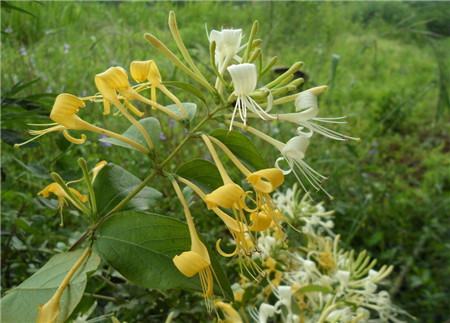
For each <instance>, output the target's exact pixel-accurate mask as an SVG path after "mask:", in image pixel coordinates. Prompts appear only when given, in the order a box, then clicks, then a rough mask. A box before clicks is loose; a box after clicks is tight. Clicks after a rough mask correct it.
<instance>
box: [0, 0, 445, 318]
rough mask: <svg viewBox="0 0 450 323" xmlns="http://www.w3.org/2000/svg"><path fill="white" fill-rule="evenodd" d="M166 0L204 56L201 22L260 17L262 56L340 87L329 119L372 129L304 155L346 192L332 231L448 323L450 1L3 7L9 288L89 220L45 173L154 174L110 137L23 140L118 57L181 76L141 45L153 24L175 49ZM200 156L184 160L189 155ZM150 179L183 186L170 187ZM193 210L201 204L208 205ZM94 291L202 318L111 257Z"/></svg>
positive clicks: (119, 304) (424, 312)
mask: <svg viewBox="0 0 450 323" xmlns="http://www.w3.org/2000/svg"><path fill="white" fill-rule="evenodd" d="M18 8H19V9H18ZM171 9H173V10H175V11H176V13H177V16H178V21H179V25H180V29H181V32H182V35H183V38H184V40H185V43H186V44H187V45H188V47H189V49H190V50H191V52H192V55H193V57H194V59H195V60H197V61H200V62H203V65H204V66H206V65H207V64H208V59H207V55H208V46H207V44H208V40H207V37H206V34H205V23H206V25H207V28H208V29H211V28H216V29H217V28H220V27H222V26H223V27H237V28H244V29H245V33H246V34H248V32H249V28H250V26H251V23H252V21H253V20H254V19H258V20H259V21H260V22H261V33H260V37H262V38H263V42H264V43H263V44H264V48H265V49H266V55H267V56H266V57H265V58H266V59H268V58H269V57H270V56H271V55H277V56H278V57H279V58H280V62H279V64H278V65H280V66H288V65H290V64H291V63H293V62H295V61H298V60H302V61H304V62H305V68H304V70H303V72H304V73H306V74H307V75H308V82H307V83H306V84H305V86H306V87H311V86H313V85H317V84H330V86H331V88H330V91H329V92H328V93H327V94H326V95H325V96H324V97H323V100H322V101H321V108H322V110H321V111H322V112H321V113H322V115H324V116H339V115H347V116H348V117H349V118H348V121H349V124H348V125H347V126H346V127H345V129H342V131H345V133H348V134H351V135H353V136H359V137H360V138H361V141H360V142H358V143H356V144H355V143H348V144H340V143H335V142H330V141H329V140H327V139H324V138H315V139H314V140H313V141H312V144H311V147H310V150H309V154H308V162H310V164H311V165H314V167H315V168H316V169H317V170H319V171H320V172H322V173H323V174H326V175H327V176H328V177H329V180H328V181H327V183H326V184H325V185H326V188H327V190H328V191H329V192H330V193H331V194H332V195H333V196H334V197H335V199H333V200H327V201H326V205H327V208H329V209H335V210H336V223H337V226H338V227H337V230H336V231H337V232H339V233H340V234H341V235H342V237H343V241H344V242H345V243H346V244H347V245H348V246H352V247H353V248H356V249H357V250H362V249H364V248H366V249H368V250H369V251H370V253H371V254H372V255H373V256H374V257H376V258H378V259H379V260H380V262H382V263H386V264H394V265H395V266H396V270H395V273H394V274H392V276H391V279H392V282H391V286H390V288H391V292H392V293H393V295H394V301H395V302H396V303H397V304H398V305H400V306H402V307H403V308H404V309H405V310H407V311H409V312H410V313H411V314H413V315H414V316H416V317H417V318H418V319H419V321H420V322H440V321H443V320H445V319H447V318H448V309H449V308H450V302H449V299H450V283H449V279H448V277H449V275H450V241H449V238H448V237H449V236H450V222H449V221H450V220H449V218H450V217H449V215H450V114H449V112H450V104H449V75H450V71H449V64H448V61H449V60H448V57H449V53H450V41H449V38H448V36H449V30H450V19H449V17H450V4H449V3H445V2H443V3H437V2H436V3H434V2H432V3H404V2H395V3H391V2H381V3H373V2H367V3H365V2H359V3H319V2H308V3H300V2H279V3H276V2H262V3H257V2H255V3H240V2H236V3H229V2H222V3H206V2H205V3H179V2H177V3H175V2H174V3H169V2H167V3H159V2H158V3H156V2H148V3H147V2H138V3H127V2H103V3H96V2H89V3H82V2H54V3H51V2H29V3H22V2H2V10H1V31H2V57H1V65H2V76H1V81H2V97H1V104H2V123H1V128H2V140H3V142H2V168H1V171H2V172H1V173H2V174H1V181H2V193H1V194H2V195H1V197H2V260H3V261H2V289H3V291H5V290H6V289H9V288H11V287H13V286H16V285H17V284H19V283H20V282H21V281H22V280H24V279H25V278H26V277H28V276H29V275H30V274H31V273H33V272H35V271H36V270H37V269H38V268H39V267H40V266H41V265H42V264H43V263H45V261H46V260H48V259H49V258H50V257H51V255H52V254H54V253H55V252H57V251H62V250H64V251H65V250H67V249H68V247H69V246H70V245H71V244H72V243H73V242H74V241H75V240H76V239H77V238H78V237H79V236H80V235H81V234H82V232H83V231H84V229H85V228H84V227H83V226H84V225H83V224H82V221H81V219H80V218H78V217H77V216H76V213H72V211H69V210H66V211H65V213H66V215H65V227H62V228H61V227H59V218H58V216H55V214H56V213H57V210H56V205H55V204H54V203H52V202H51V201H50V202H49V201H46V200H43V199H41V198H38V197H37V196H36V193H37V192H38V191H39V190H40V189H41V188H42V187H43V186H44V185H46V184H47V183H48V182H49V181H50V177H49V172H50V171H57V172H59V173H60V174H61V175H62V176H63V177H64V178H65V179H69V180H70V179H74V178H77V177H79V175H80V172H79V171H78V170H77V167H76V157H77V156H81V155H82V156H84V157H85V158H86V159H87V160H88V161H89V162H90V164H92V165H94V164H95V163H96V162H97V161H99V160H101V159H107V160H109V161H113V162H114V163H116V164H119V165H122V166H123V167H125V168H127V169H128V170H130V171H131V172H133V173H134V174H135V175H137V176H140V177H142V176H143V175H144V174H146V173H147V169H146V167H145V162H144V161H142V160H140V159H138V158H137V154H135V153H132V152H129V151H127V154H124V153H123V150H122V149H121V148H116V147H105V146H102V145H101V144H100V143H99V142H98V141H97V140H95V139H96V138H90V139H91V140H90V141H88V142H87V143H86V144H85V145H82V146H74V145H69V144H68V143H66V142H65V141H64V140H63V139H62V138H61V136H58V135H53V136H47V137H44V138H42V139H41V140H39V141H38V142H37V143H36V144H32V145H29V146H26V147H24V148H23V149H21V150H14V149H13V148H12V144H13V143H14V142H18V141H22V140H23V139H24V138H26V137H27V135H26V128H27V127H26V125H25V124H26V123H27V122H34V123H37V122H43V121H42V120H46V119H44V117H45V115H47V114H48V112H49V111H50V108H51V104H52V98H53V95H54V94H52V93H59V92H63V91H67V92H71V93H74V94H77V95H87V94H89V93H93V92H95V87H94V82H93V77H94V74H96V73H98V72H101V71H103V70H105V69H106V68H107V67H109V66H111V65H122V66H124V67H128V64H129V63H130V61H131V60H133V59H140V60H142V59H149V58H154V59H156V60H157V61H158V65H160V70H161V71H163V73H164V78H165V79H173V78H175V76H176V71H175V70H173V68H171V67H170V65H169V63H168V62H167V61H166V60H164V59H163V58H162V57H161V56H159V55H158V54H157V53H156V51H154V50H153V49H152V48H151V47H150V46H149V45H148V43H147V42H146V41H145V40H144V39H143V33H144V32H152V33H153V34H155V35H158V37H160V39H161V40H163V41H167V42H168V44H169V47H171V48H174V47H173V44H172V43H171V42H170V34H169V32H168V28H167V27H166V20H167V14H168V11H169V10H171ZM22 85H23V86H22ZM181 96H182V95H181ZM198 104H199V109H201V108H202V105H200V103H198ZM287 108H288V107H286V109H287ZM88 109H92V106H88ZM100 110H101V109H100V108H98V109H96V110H92V112H91V113H89V117H88V119H91V120H92V121H95V120H100V121H101V122H104V124H105V123H106V124H107V125H108V126H111V127H112V124H111V123H113V125H114V127H122V128H124V127H126V124H121V123H120V121H117V120H112V121H111V120H102V119H103V117H102V116H101V113H100ZM285 111H287V110H285ZM85 115H87V114H85ZM44 122H46V121H44ZM162 127H163V131H164V133H165V135H166V137H167V139H166V140H167V142H168V145H171V144H174V143H173V142H174V140H172V138H175V139H176V138H181V137H182V136H183V134H182V133H178V132H177V130H176V129H173V128H172V127H171V126H170V125H169V124H163V125H162ZM268 129H269V127H267V130H268ZM271 131H272V133H273V134H276V135H277V136H278V137H279V138H282V139H287V138H289V136H290V135H291V134H292V131H293V130H292V129H291V128H288V127H286V126H280V127H278V128H277V127H272V128H271ZM175 143H176V140H175ZM261 149H263V150H264V151H265V152H266V157H267V158H266V159H267V160H270V161H271V160H273V159H274V157H275V155H274V153H275V152H274V151H273V150H271V149H270V150H269V148H266V147H265V146H264V145H261ZM194 151H195V150H194ZM194 151H193V150H185V151H184V152H182V153H181V154H179V156H178V158H177V162H178V165H180V164H181V161H183V160H184V161H186V160H187V159H188V158H187V157H188V156H189V159H191V158H192V157H193V153H194ZM197 151H198V148H197ZM202 154H203V152H202V151H198V152H197V156H198V157H202ZM154 186H155V187H156V188H158V189H159V190H160V191H161V192H163V193H164V194H165V196H173V194H171V193H170V187H169V186H168V185H165V186H164V185H163V184H162V183H155V184H154ZM315 198H316V199H317V200H319V199H322V198H325V197H324V196H322V195H320V194H316V196H315ZM169 202H170V198H169V197H167V198H166V203H164V204H163V205H160V206H159V207H160V208H161V210H159V212H163V213H165V214H168V215H174V216H177V217H179V218H182V217H181V214H180V212H179V209H178V206H176V205H177V203H169ZM174 205H175V206H174ZM194 210H195V212H197V213H200V212H202V208H201V207H200V206H199V207H194ZM213 221H215V220H214V219H212V220H210V223H208V222H206V221H202V222H201V224H200V226H201V228H202V229H203V230H202V231H204V232H210V233H211V234H210V235H211V237H210V238H211V241H214V234H215V233H216V232H217V230H218V229H216V228H215V227H216V226H213V228H214V229H213V230H211V224H212V223H213ZM88 290H89V295H88V297H86V298H85V300H84V301H83V302H82V303H81V304H80V305H79V307H80V309H83V310H84V311H86V310H87V309H88V308H89V307H90V305H91V304H92V302H93V301H94V299H96V300H97V302H98V304H99V308H98V309H97V311H98V314H102V313H112V312H116V313H118V317H119V318H120V319H121V320H127V321H129V322H148V321H149V320H150V321H155V322H160V321H162V320H163V319H164V318H165V317H166V316H167V314H168V312H169V311H170V310H172V309H173V308H177V309H178V310H180V311H181V312H182V313H183V314H182V315H183V316H182V317H183V322H188V321H197V319H198V317H200V315H201V314H200V313H204V309H203V305H202V303H201V301H200V298H199V297H197V296H192V295H190V294H187V293H184V292H180V291H173V292H170V293H167V292H157V291H152V292H151V293H149V292H147V291H145V290H143V289H142V288H137V287H134V286H130V285H128V284H125V283H124V281H123V279H122V278H121V277H117V275H116V274H115V273H114V272H110V271H109V270H108V269H106V267H105V269H104V270H103V271H102V273H101V274H98V275H96V276H94V278H93V279H92V281H90V282H89V283H88ZM98 294H101V295H100V296H98ZM446 314H447V315H446ZM202 315H203V314H202ZM205 320H206V319H205Z"/></svg>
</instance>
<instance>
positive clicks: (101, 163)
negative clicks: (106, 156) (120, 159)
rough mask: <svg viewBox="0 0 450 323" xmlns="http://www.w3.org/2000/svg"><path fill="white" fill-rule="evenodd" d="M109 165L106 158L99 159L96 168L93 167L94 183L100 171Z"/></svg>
mask: <svg viewBox="0 0 450 323" xmlns="http://www.w3.org/2000/svg"><path fill="white" fill-rule="evenodd" d="M106 165H108V162H107V161H106V160H102V161H99V162H98V163H97V164H95V166H94V168H92V170H91V172H92V183H93V182H94V181H95V178H96V177H97V175H98V173H100V171H101V170H102V169H103V167H105V166H106Z"/></svg>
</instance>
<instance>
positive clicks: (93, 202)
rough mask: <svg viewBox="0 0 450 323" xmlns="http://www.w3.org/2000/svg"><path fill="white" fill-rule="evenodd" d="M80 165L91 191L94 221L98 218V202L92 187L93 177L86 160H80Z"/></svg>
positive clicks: (90, 198) (90, 197) (90, 199)
mask: <svg viewBox="0 0 450 323" xmlns="http://www.w3.org/2000/svg"><path fill="white" fill-rule="evenodd" d="M78 165H80V167H81V170H82V171H83V177H84V181H85V182H86V186H87V188H88V191H89V203H90V205H91V210H92V212H91V215H92V218H93V220H95V219H96V218H97V201H96V199H95V192H94V187H93V186H92V179H91V175H89V170H88V168H87V164H86V160H84V158H79V159H78Z"/></svg>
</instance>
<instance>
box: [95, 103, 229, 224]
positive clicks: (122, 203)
mask: <svg viewBox="0 0 450 323" xmlns="http://www.w3.org/2000/svg"><path fill="white" fill-rule="evenodd" d="M221 108H222V107H218V108H216V109H215V110H213V111H212V112H211V113H210V114H208V115H207V116H205V117H204V118H203V119H202V120H201V121H200V122H199V123H198V124H197V125H196V126H195V127H194V128H193V129H192V131H191V132H190V133H189V134H188V135H187V136H186V137H184V138H183V140H182V141H181V142H180V143H179V144H178V145H177V146H176V147H175V149H174V150H173V151H172V152H171V153H170V154H169V156H167V157H166V159H164V161H162V162H161V164H159V165H157V166H156V167H155V168H156V169H157V170H161V169H162V168H164V166H166V165H167V163H169V162H170V161H171V160H172V158H174V157H175V155H176V154H177V153H178V151H180V149H181V148H183V146H184V145H185V144H186V142H187V141H188V140H189V139H190V138H191V137H192V135H193V134H194V133H195V132H196V131H198V130H199V129H200V128H201V127H202V126H203V124H204V123H205V122H207V121H208V120H209V119H211V118H212V117H213V115H214V114H215V113H216V112H218V111H219V110H220V109H221ZM155 175H156V172H152V173H150V174H149V175H148V176H147V177H146V178H144V180H143V181H142V182H141V183H140V184H139V185H138V186H136V187H135V188H134V189H133V190H132V191H131V192H130V193H128V195H127V196H126V197H125V198H124V199H123V200H122V201H120V202H119V203H118V204H117V205H116V206H115V207H114V208H113V209H112V210H111V211H109V212H108V213H107V214H106V215H105V217H103V219H102V220H103V221H104V219H106V218H108V217H109V216H111V214H113V213H115V212H118V211H119V210H121V209H122V208H123V207H124V206H125V205H126V204H127V203H128V202H129V201H130V200H131V199H132V198H134V197H135V196H136V195H137V194H138V193H139V192H140V191H141V190H142V189H144V187H145V186H147V184H148V183H149V182H150V181H151V180H152V179H153V178H154V177H155ZM101 222H102V221H101ZM101 222H99V224H100V223H101ZM99 224H98V225H99ZM98 225H97V226H98Z"/></svg>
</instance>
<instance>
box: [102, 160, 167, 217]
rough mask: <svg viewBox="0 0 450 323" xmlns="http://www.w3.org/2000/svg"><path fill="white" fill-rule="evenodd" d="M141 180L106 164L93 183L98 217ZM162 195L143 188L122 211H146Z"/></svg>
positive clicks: (110, 164) (119, 168)
mask: <svg viewBox="0 0 450 323" xmlns="http://www.w3.org/2000/svg"><path fill="white" fill-rule="evenodd" d="M140 183H141V180H140V179H139V178H138V177H136V176H134V175H133V174H131V173H130V172H128V171H127V170H125V169H123V168H122V167H120V166H117V165H115V164H112V163H108V165H106V166H105V167H104V168H103V169H102V170H101V171H100V173H99V174H98V176H97V178H96V179H95V182H94V191H95V197H96V202H97V212H98V216H99V217H101V216H104V215H105V214H107V213H108V212H109V211H110V210H111V209H112V208H114V207H115V206H116V205H117V204H118V203H119V202H120V201H121V200H122V199H123V198H124V197H125V196H127V195H128V193H129V192H131V191H132V190H133V189H134V188H135V187H136V186H138V185H139V184H140ZM161 197H162V194H161V193H160V192H159V191H158V190H156V189H154V188H152V187H149V186H147V187H145V188H144V189H143V190H142V191H140V192H139V193H138V194H137V195H136V196H135V197H134V198H133V199H131V200H130V201H129V202H128V204H127V205H126V206H125V207H124V208H123V209H122V210H148V209H150V208H151V207H152V206H153V205H155V204H156V202H157V200H158V199H160V198H161Z"/></svg>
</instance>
